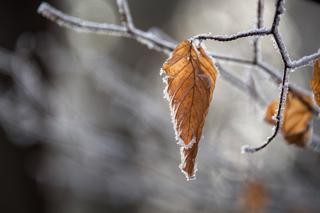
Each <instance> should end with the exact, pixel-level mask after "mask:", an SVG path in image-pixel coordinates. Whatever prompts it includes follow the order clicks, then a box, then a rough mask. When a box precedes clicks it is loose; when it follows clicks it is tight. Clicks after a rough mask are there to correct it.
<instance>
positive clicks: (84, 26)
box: [38, 0, 320, 152]
mask: <svg viewBox="0 0 320 213" xmlns="http://www.w3.org/2000/svg"><path fill="white" fill-rule="evenodd" d="M117 5H118V8H119V14H120V18H121V23H122V25H121V26H120V25H114V24H106V23H97V22H90V21H86V20H82V19H79V18H76V17H73V16H69V15H67V14H64V13H62V12H61V11H59V10H57V9H55V8H54V7H52V6H50V5H49V4H48V3H42V4H41V5H40V7H39V9H38V13H40V14H41V15H43V16H44V17H46V18H48V19H50V20H52V21H54V22H56V23H57V24H58V25H61V26H64V27H67V28H70V29H73V30H76V31H81V32H90V33H98V34H99V33H100V34H110V35H114V36H122V37H128V38H132V39H135V40H136V41H138V42H140V43H142V44H144V45H147V46H148V47H149V48H152V49H155V50H158V51H161V52H165V53H166V54H169V53H170V52H171V51H172V50H173V49H174V47H175V46H176V42H171V41H168V40H165V39H163V38H160V37H159V36H157V35H156V34H154V33H152V32H148V31H142V30H140V29H137V28H135V26H134V24H133V21H132V17H131V14H130V10H129V7H128V4H127V1H126V0H117ZM284 10H285V7H284V0H277V1H276V10H275V14H274V18H273V22H272V26H271V27H270V28H264V27H263V0H258V9H257V17H258V20H257V25H256V29H252V30H249V31H244V32H239V33H236V34H233V35H209V34H202V35H197V36H194V37H192V38H191V39H198V40H200V41H202V40H215V41H221V42H226V41H233V40H236V39H240V38H247V37H252V36H254V37H255V40H254V59H253V60H252V61H251V60H246V59H240V58H235V57H230V56H222V55H217V54H213V53H211V52H209V54H210V55H211V56H212V57H213V58H216V59H218V60H224V61H230V62H235V63H241V64H245V65H250V66H256V67H257V68H259V69H261V70H262V71H264V72H266V73H268V74H269V75H270V76H271V77H272V79H273V80H274V82H275V83H281V92H280V101H279V106H278V113H277V122H276V127H275V131H274V133H273V134H272V136H270V137H269V138H268V140H267V143H265V144H264V145H262V146H260V147H258V148H248V147H246V148H245V149H244V150H247V151H249V152H254V151H258V150H261V149H262V148H264V147H266V146H267V145H268V144H269V143H270V142H271V141H272V140H273V139H274V138H275V136H276V135H277V134H278V132H279V129H280V128H281V121H282V116H281V112H282V110H283V108H284V107H285V97H286V94H287V90H288V88H289V90H290V91H292V93H293V94H294V95H297V96H298V97H299V98H300V99H302V97H303V96H304V95H306V94H308V95H310V92H305V91H304V90H303V89H301V88H298V87H295V86H292V85H291V86H290V87H289V86H288V84H287V78H288V74H289V72H288V69H294V68H299V67H302V66H305V65H306V64H308V63H311V62H312V61H314V60H315V59H317V58H319V57H320V52H316V53H313V54H311V55H308V56H303V57H301V58H300V59H298V60H295V61H292V60H291V59H290V56H289V53H288V51H287V49H286V46H285V44H284V42H283V39H282V37H281V34H280V32H279V24H280V19H281V15H282V14H283V13H284ZM262 36H272V37H273V38H274V40H275V42H276V45H277V47H278V49H279V52H280V54H281V58H282V61H283V63H284V71H283V74H282V77H281V76H280V75H279V74H278V73H277V72H276V71H275V70H274V69H273V68H271V67H270V66H268V65H267V64H266V63H265V62H263V61H261V60H260V59H259V46H258V38H259V37H262ZM226 76H228V77H226ZM225 77H226V79H227V80H229V81H230V82H232V81H238V84H237V85H242V86H240V87H244V86H243V85H245V83H244V82H242V81H241V80H240V79H239V78H231V77H230V75H225ZM229 77H230V78H229ZM304 104H306V105H307V106H308V107H309V108H310V109H312V111H313V113H315V114H318V113H319V111H318V109H316V108H315V107H314V106H312V105H310V104H309V103H305V102H304Z"/></svg>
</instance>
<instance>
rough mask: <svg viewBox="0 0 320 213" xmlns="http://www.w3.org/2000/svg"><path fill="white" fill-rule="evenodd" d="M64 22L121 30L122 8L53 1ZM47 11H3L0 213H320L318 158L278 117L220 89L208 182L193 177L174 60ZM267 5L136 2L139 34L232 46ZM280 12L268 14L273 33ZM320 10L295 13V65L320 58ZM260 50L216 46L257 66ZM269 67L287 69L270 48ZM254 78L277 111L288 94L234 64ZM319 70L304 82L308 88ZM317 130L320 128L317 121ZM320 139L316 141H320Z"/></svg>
mask: <svg viewBox="0 0 320 213" xmlns="http://www.w3.org/2000/svg"><path fill="white" fill-rule="evenodd" d="M48 2H49V3H51V4H52V5H53V6H55V7H57V8H59V9H61V10H62V11H64V12H66V13H68V14H72V15H74V16H78V17H81V18H84V19H88V20H91V21H98V22H108V23H119V15H118V13H117V9H116V2H115V0H91V1H84V0H51V1H48ZM40 3H41V1H40V0H33V1H22V0H11V1H3V2H2V3H1V7H0V17H1V18H0V26H1V29H2V31H1V33H0V212H4V213H6V212H8V213H9V212H10V213H11V212H12V213H16V212H17V213H20V212H22V213H24V212H26V213H27V212H28V213H29V212H30V213H38V212H39V213H40V212H45V213H58V212H59V213H100V212H139V213H140V212H141V213H147V212H183V213H188V212H190V213H192V212H297V213H298V212H299V213H301V212H308V213H309V212H320V202H319V201H320V170H319V163H320V158H319V153H318V152H315V151H314V150H311V149H299V148H296V147H295V146H288V145H287V144H286V143H285V142H284V140H283V139H282V137H281V136H278V137H277V139H276V141H274V142H273V144H272V145H270V146H269V147H268V148H267V149H265V150H263V151H261V152H258V153H256V154H254V155H242V154H241V153H240V148H241V146H242V145H245V144H250V145H259V144H261V143H262V142H263V141H265V139H266V137H268V136H269V135H270V134H271V133H272V127H271V126H270V125H268V124H266V123H265V122H264V121H263V117H264V111H265V108H264V107H261V106H259V105H258V104H257V103H256V102H255V101H254V100H252V99H251V98H250V97H249V96H247V95H246V94H245V93H243V92H242V91H240V90H239V89H237V88H235V87H233V86H232V85H231V84H230V83H228V82H227V81H225V80H224V79H222V78H221V77H220V78H219V79H218V81H217V85H216V89H215V93H214V100H213V102H212V104H211V107H210V111H209V114H208V117H207V121H206V124H205V129H204V132H203V135H204V139H203V140H202V141H201V144H200V150H199V153H198V158H197V159H198V169H199V171H198V173H197V179H196V180H195V181H189V182H187V181H186V180H185V177H184V176H183V175H182V174H181V172H180V170H179V168H178V164H179V163H180V155H179V148H178V146H177V145H176V143H175V140H174V131H173V128H172V124H171V118H170V112H169V107H168V103H167V101H166V100H165V99H164V98H163V88H164V86H165V85H164V84H163V83H162V80H161V77H160V75H159V71H160V67H161V66H162V63H163V62H164V60H166V55H164V54H162V53H158V52H156V51H154V50H150V49H148V48H147V47H146V46H143V45H141V44H139V43H137V42H136V41H134V40H130V39H125V38H119V37H112V36H107V35H92V34H80V33H76V32H73V31H70V30H66V29H64V28H61V27H58V26H57V25H56V24H54V23H52V22H50V21H48V20H46V19H44V18H43V17H41V16H40V15H38V14H37V13H36V10H37V7H38V6H39V4H40ZM256 5H257V4H256V0H246V1H238V0H225V1H219V0H199V1H196V0H188V1H182V0H175V1H171V0H162V1H150V0H129V6H130V8H131V13H132V15H133V19H134V22H135V25H136V26H137V27H138V28H140V29H143V30H151V31H153V32H155V33H157V34H159V35H161V36H168V35H169V36H170V37H172V38H173V39H174V40H177V41H180V40H183V39H185V38H189V37H191V36H193V35H196V34H199V33H207V32H211V33H213V34H231V33H235V32H237V31H243V30H247V29H250V28H251V27H253V26H254V24H255V21H256ZM273 13H274V0H272V1H271V0H270V1H269V0H268V1H266V2H265V16H264V17H265V24H266V25H267V26H269V25H270V23H271V21H272V17H273ZM318 20H320V4H319V2H317V1H308V0H287V1H286V14H285V15H284V16H283V17H282V22H281V25H280V30H281V32H282V34H283V37H284V40H285V43H286V45H287V47H288V51H289V53H290V55H291V56H292V58H293V59H297V58H299V57H301V56H303V55H306V54H310V53H312V52H315V51H317V50H318V48H319V47H320V39H319V38H320V29H319V28H318V25H319V24H318V23H317V21H318ZM251 45H252V39H242V40H237V41H234V42H230V43H223V44H222V43H218V42H213V41H211V42H206V46H207V48H208V49H209V50H210V51H211V50H212V51H213V52H215V53H218V54H225V55H232V56H238V57H242V58H248V59H250V58H252V46H251ZM261 49H262V57H263V59H264V60H266V61H267V62H268V63H270V64H271V65H273V66H275V67H277V68H279V70H280V68H281V65H282V64H281V60H280V56H279V53H278V52H277V50H276V49H275V47H274V44H273V41H272V40H271V39H270V38H263V39H261ZM222 65H223V66H224V68H225V69H228V71H229V72H231V73H233V74H235V75H237V76H238V77H239V78H242V79H244V80H247V79H254V81H255V84H256V85H258V89H259V91H260V93H261V94H262V95H263V97H264V98H265V100H266V102H267V103H268V102H270V101H271V100H273V99H274V98H275V97H277V96H278V92H279V88H278V86H277V85H274V84H273V83H272V82H271V80H270V78H269V77H268V76H267V75H265V74H264V73H262V72H261V71H259V70H256V69H254V68H251V67H248V66H239V65H235V64H232V63H223V64H222ZM310 70H311V67H305V68H302V69H300V70H297V71H296V72H294V73H292V75H291V77H290V78H291V82H294V83H296V84H298V85H300V86H302V87H304V88H306V89H309V86H308V82H309V80H310V76H311V72H310ZM315 122H316V121H315ZM314 132H315V133H317V130H316V129H314Z"/></svg>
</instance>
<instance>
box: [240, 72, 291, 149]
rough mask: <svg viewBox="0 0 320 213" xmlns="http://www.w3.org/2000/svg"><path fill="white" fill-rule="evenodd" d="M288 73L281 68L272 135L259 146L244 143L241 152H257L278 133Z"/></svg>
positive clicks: (286, 90) (286, 89)
mask: <svg viewBox="0 0 320 213" xmlns="http://www.w3.org/2000/svg"><path fill="white" fill-rule="evenodd" d="M288 75H289V72H288V68H287V67H285V68H284V70H283V79H282V84H281V92H280V101H279V105H278V110H277V114H276V125H275V128H274V131H273V133H272V135H271V136H270V137H268V139H267V141H266V142H265V143H264V144H262V145H261V146H259V147H249V146H248V145H245V146H244V147H242V152H244V153H254V152H257V151H259V150H261V149H263V148H265V147H266V146H268V145H269V144H270V143H271V142H272V141H273V139H274V138H275V137H276V136H277V135H278V133H279V130H280V128H281V126H282V112H283V110H284V107H285V102H286V96H287V92H288V77H289V76H288Z"/></svg>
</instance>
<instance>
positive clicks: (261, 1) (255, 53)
mask: <svg viewBox="0 0 320 213" xmlns="http://www.w3.org/2000/svg"><path fill="white" fill-rule="evenodd" d="M263 9H264V0H258V6H257V24H256V27H257V28H258V29H260V28H262V27H263ZM259 54H260V52H259V37H256V38H254V40H253V62H254V63H255V64H257V62H258V61H259V60H260V55H259Z"/></svg>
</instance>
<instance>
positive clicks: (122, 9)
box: [117, 0, 134, 32]
mask: <svg viewBox="0 0 320 213" xmlns="http://www.w3.org/2000/svg"><path fill="white" fill-rule="evenodd" d="M117 5H118V10H119V14H120V20H121V23H122V25H123V26H125V27H126V29H127V30H128V31H129V32H130V31H131V30H132V29H134V25H133V22H132V16H131V13H130V10H129V6H128V2H127V1H124V0H117Z"/></svg>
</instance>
